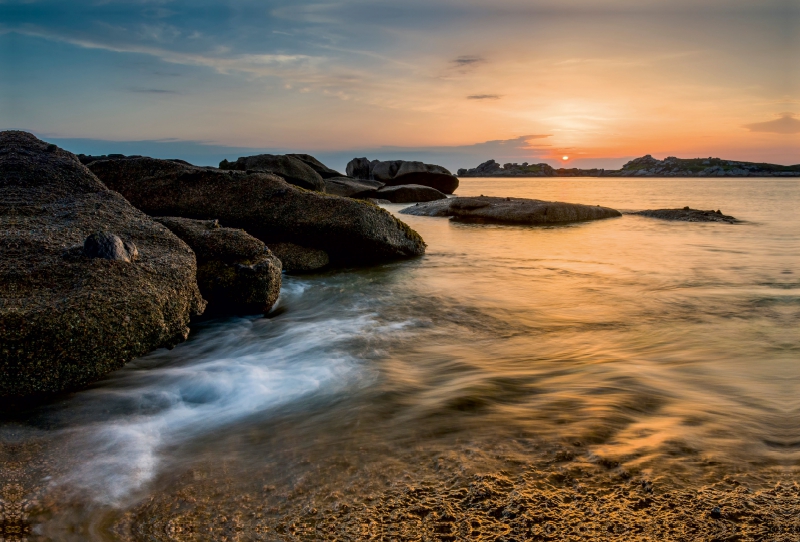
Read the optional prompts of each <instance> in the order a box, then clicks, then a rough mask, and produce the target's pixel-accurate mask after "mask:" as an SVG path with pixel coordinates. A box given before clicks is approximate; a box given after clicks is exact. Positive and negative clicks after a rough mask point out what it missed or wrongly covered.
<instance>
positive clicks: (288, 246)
mask: <svg viewBox="0 0 800 542" xmlns="http://www.w3.org/2000/svg"><path fill="white" fill-rule="evenodd" d="M270 247H271V248H272V253H273V254H275V256H277V257H278V258H279V259H280V260H281V263H282V264H283V270H284V271H286V272H287V273H311V272H312V271H320V270H321V269H324V268H325V267H327V266H328V264H329V263H330V257H329V256H328V253H327V252H325V251H324V250H320V249H318V248H309V247H301V246H300V245H296V244H294V243H274V244H272V245H270Z"/></svg>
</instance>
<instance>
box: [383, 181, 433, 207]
mask: <svg viewBox="0 0 800 542" xmlns="http://www.w3.org/2000/svg"><path fill="white" fill-rule="evenodd" d="M375 197H376V198H378V199H385V200H388V201H390V202H392V203H412V202H415V201H435V200H439V199H446V198H447V196H445V195H444V194H442V193H441V192H439V191H438V190H436V189H435V188H430V187H428V186H422V185H419V184H407V185H401V186H387V187H384V188H381V189H380V190H378V191H377V192H375Z"/></svg>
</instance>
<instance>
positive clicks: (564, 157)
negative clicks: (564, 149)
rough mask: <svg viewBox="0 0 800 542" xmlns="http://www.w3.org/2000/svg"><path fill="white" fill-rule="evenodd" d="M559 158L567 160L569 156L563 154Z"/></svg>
mask: <svg viewBox="0 0 800 542" xmlns="http://www.w3.org/2000/svg"><path fill="white" fill-rule="evenodd" d="M561 159H562V160H564V161H565V162H566V161H567V160H569V156H567V155H566V154H565V155H564V156H562V157H561Z"/></svg>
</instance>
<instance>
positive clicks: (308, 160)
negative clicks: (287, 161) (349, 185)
mask: <svg viewBox="0 0 800 542" xmlns="http://www.w3.org/2000/svg"><path fill="white" fill-rule="evenodd" d="M286 156H289V157H291V158H295V159H297V160H300V161H301V162H303V163H304V164H305V165H307V166H308V167H310V168H311V169H313V170H314V171H316V172H317V173H319V176H320V177H322V178H323V179H330V178H333V177H344V175H342V174H341V173H339V172H338V171H336V170H335V169H331V168H329V167H328V166H326V165H325V164H323V163H322V162H320V161H319V160H317V159H316V158H314V157H313V156H311V155H310V154H287V155H286Z"/></svg>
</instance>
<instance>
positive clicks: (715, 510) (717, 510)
mask: <svg viewBox="0 0 800 542" xmlns="http://www.w3.org/2000/svg"><path fill="white" fill-rule="evenodd" d="M711 517H712V518H714V519H720V518H721V517H722V510H720V508H719V506H715V507H714V508H713V509H712V510H711Z"/></svg>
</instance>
